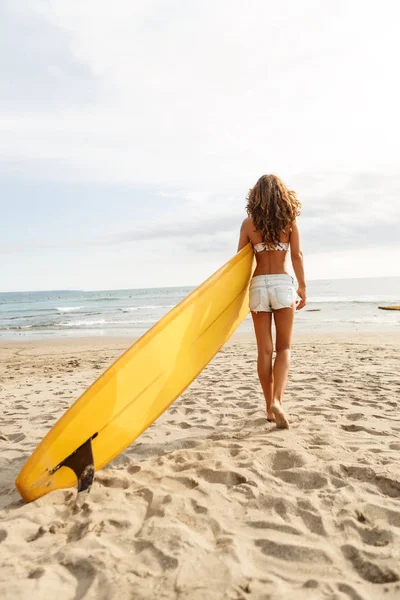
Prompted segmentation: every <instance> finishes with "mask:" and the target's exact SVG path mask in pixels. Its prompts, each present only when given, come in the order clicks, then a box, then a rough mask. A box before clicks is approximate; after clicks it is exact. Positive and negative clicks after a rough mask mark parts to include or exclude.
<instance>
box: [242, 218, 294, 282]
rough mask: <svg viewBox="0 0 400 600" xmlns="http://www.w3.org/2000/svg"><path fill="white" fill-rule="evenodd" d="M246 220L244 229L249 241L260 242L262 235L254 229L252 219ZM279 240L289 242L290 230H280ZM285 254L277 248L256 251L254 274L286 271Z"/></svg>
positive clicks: (254, 243)
mask: <svg viewBox="0 0 400 600" xmlns="http://www.w3.org/2000/svg"><path fill="white" fill-rule="evenodd" d="M246 221H247V223H246V229H247V235H248V238H249V241H250V242H251V243H252V244H253V246H254V245H256V244H260V243H262V241H263V239H262V235H261V233H260V232H259V231H256V229H255V227H254V223H253V219H252V218H251V217H248V219H246ZM280 241H281V242H283V243H286V244H288V243H290V231H289V232H282V233H281V235H280ZM287 254H288V252H285V251H283V252H282V251H277V250H265V251H263V252H257V253H256V261H257V266H256V269H255V271H254V276H257V275H271V274H282V273H287V270H286V259H287Z"/></svg>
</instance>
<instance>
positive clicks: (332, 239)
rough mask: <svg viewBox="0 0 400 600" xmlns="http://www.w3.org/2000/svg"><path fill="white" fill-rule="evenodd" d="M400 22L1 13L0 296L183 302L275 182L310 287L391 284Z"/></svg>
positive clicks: (18, 1)
mask: <svg viewBox="0 0 400 600" xmlns="http://www.w3.org/2000/svg"><path fill="white" fill-rule="evenodd" d="M399 16H400V8H399V7H398V5H397V3H396V2H395V1H391V0H382V1H381V2H379V3H378V2H376V1H375V0H363V1H361V0H352V1H350V2H349V1H348V0H335V2H321V1H320V0H302V1H301V2H299V1H298V0H281V1H280V2H279V3H278V2H275V1H271V0H202V1H201V2H199V1H198V0H185V1H183V0H136V1H134V2H133V1H132V0H114V2H112V3H110V2H106V1H105V0H84V1H82V0H69V1H68V2H65V0H3V1H2V2H1V3H0V211H1V212H0V291H1V292H7V291H25V290H51V289H84V290H93V289H126V288H138V287H161V286H175V285H197V284H199V283H200V282H201V281H203V280H204V279H205V278H206V277H208V276H209V275H211V274H212V273H213V272H214V271H215V270H216V269H217V268H219V267H220V266H221V265H222V264H223V263H224V262H226V261H227V260H228V259H229V258H230V257H231V256H232V255H233V254H234V253H235V252H236V247H237V241H238V235H239V229H240V224H241V221H242V219H243V218H244V217H245V216H246V215H245V203H246V195H247V193H248V190H249V188H251V187H252V186H253V185H254V184H255V182H256V181H257V179H258V178H259V177H260V175H262V174H264V173H275V174H277V175H279V176H280V177H281V178H282V179H283V180H284V182H285V183H286V185H287V186H288V187H289V188H290V189H293V190H295V191H296V192H297V194H298V197H299V199H300V200H301V202H302V203H303V211H302V215H301V216H300V218H299V226H300V231H301V235H302V248H303V252H304V257H305V267H306V277H307V279H310V280H311V279H331V278H332V279H336V278H358V277H368V276H373V277H377V276H389V275H397V276H398V275H400V235H399V231H400V199H399V198H400V177H399V175H400V164H399V139H400V135H399V134H400V131H399V129H400V127H399V117H398V106H399V104H400V97H399V96H400V86H399V85H398V81H397V79H398V78H397V76H396V73H397V71H398V64H397V62H398V56H399V52H400V42H399V37H398V32H397V28H398V20H399Z"/></svg>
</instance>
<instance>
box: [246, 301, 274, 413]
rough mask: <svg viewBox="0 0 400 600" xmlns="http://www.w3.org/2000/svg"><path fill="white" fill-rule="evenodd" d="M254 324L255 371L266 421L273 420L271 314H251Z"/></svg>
mask: <svg viewBox="0 0 400 600" xmlns="http://www.w3.org/2000/svg"><path fill="white" fill-rule="evenodd" d="M251 316H252V317H253V323H254V331H255V334H256V339H257V348H258V359H257V370H258V377H259V379H260V383H261V387H262V389H263V392H264V397H265V403H266V408H267V417H268V419H271V420H274V415H273V413H272V412H271V410H270V407H271V404H272V400H273V384H274V380H273V372H272V350H273V346H272V335H271V322H272V318H271V316H272V313H268V312H258V313H254V312H252V313H251Z"/></svg>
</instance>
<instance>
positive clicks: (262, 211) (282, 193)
mask: <svg viewBox="0 0 400 600" xmlns="http://www.w3.org/2000/svg"><path fill="white" fill-rule="evenodd" d="M246 211H247V214H248V215H249V216H250V217H252V219H253V223H254V226H255V228H256V231H259V232H260V233H261V235H262V238H263V242H265V243H267V244H278V243H279V241H280V236H281V233H282V232H287V231H288V228H289V227H290V226H291V225H292V223H293V222H294V221H295V219H296V217H298V216H299V215H300V212H301V202H300V201H299V200H298V199H297V196H296V193H295V192H293V191H291V190H288V189H287V187H286V186H285V184H284V183H283V182H282V181H281V180H280V179H279V177H277V176H276V175H262V176H261V177H260V179H259V180H258V181H257V183H256V184H255V186H254V187H253V188H252V189H251V190H249V193H248V195H247V205H246Z"/></svg>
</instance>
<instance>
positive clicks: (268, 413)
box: [267, 409, 275, 423]
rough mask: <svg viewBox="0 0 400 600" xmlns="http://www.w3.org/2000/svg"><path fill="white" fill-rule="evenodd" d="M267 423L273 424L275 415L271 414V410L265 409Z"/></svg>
mask: <svg viewBox="0 0 400 600" xmlns="http://www.w3.org/2000/svg"><path fill="white" fill-rule="evenodd" d="M267 421H269V422H270V423H275V415H274V413H273V412H271V410H268V409H267Z"/></svg>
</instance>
